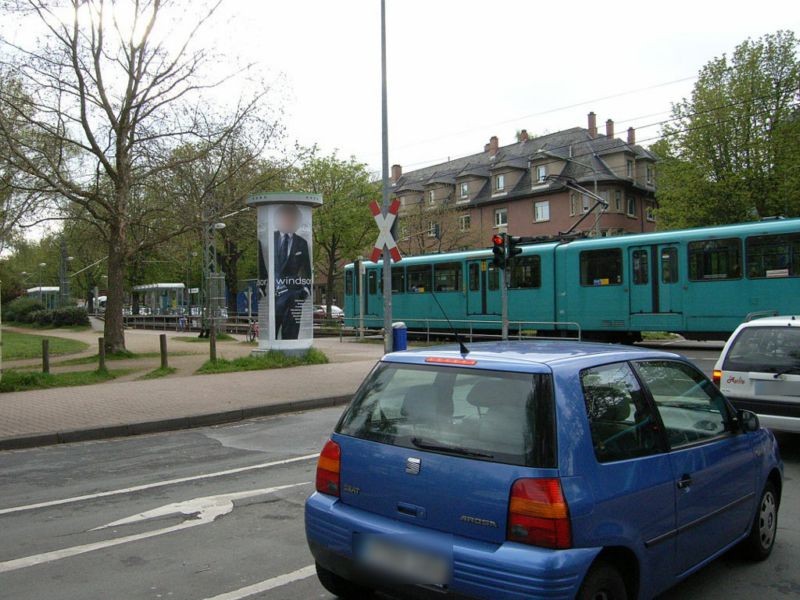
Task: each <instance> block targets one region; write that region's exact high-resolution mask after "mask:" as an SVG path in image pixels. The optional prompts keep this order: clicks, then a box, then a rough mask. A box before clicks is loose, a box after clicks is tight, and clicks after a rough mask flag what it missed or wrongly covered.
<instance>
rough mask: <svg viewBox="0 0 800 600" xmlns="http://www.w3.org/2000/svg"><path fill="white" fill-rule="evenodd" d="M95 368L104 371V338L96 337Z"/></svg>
mask: <svg viewBox="0 0 800 600" xmlns="http://www.w3.org/2000/svg"><path fill="white" fill-rule="evenodd" d="M97 344H98V347H97V358H98V364H97V370H98V371H105V370H106V340H105V338H97Z"/></svg>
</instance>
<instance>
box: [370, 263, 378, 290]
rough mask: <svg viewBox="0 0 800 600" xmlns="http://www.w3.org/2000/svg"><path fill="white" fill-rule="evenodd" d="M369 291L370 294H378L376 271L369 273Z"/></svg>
mask: <svg viewBox="0 0 800 600" xmlns="http://www.w3.org/2000/svg"><path fill="white" fill-rule="evenodd" d="M367 291H368V293H369V294H377V293H378V271H376V270H375V269H372V270H371V271H369V273H367Z"/></svg>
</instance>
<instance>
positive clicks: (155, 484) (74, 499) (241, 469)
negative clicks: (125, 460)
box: [0, 454, 319, 516]
mask: <svg viewBox="0 0 800 600" xmlns="http://www.w3.org/2000/svg"><path fill="white" fill-rule="evenodd" d="M317 456H319V455H318V454H305V455H303V456H295V457H293V458H285V459H283V460H275V461H272V462H266V463H259V464H257V465H249V466H247V467H238V468H236V469H227V470H225V471H216V472H213V473H206V474H204V475H192V476H189V477H179V478H177V479H165V480H163V481H154V482H152V483H144V484H142V485H135V486H133V487H128V488H121V489H118V490H109V491H107V492H97V493H95V494H85V495H83V496H73V497H71V498H61V499H59V500H48V501H47V502H37V503H36V504H26V505H24V506H11V507H9V508H0V516H3V515H8V514H11V513H16V512H22V511H25V510H35V509H37V508H48V507H50V506H61V505H63V504H73V503H75V502H83V501H85V500H94V499H95V498H107V497H108V496H119V495H121V494H130V493H132V492H141V491H142V490H149V489H152V488H157V487H164V486H167V485H176V484H179V483H186V482H187V481H197V480H199V479H211V478H213V477H223V476H225V475H235V474H236V473H245V472H247V471H255V470H257V469H268V468H270V467H277V466H280V465H288V464H290V463H295V462H302V461H304V460H311V459H312V458H317Z"/></svg>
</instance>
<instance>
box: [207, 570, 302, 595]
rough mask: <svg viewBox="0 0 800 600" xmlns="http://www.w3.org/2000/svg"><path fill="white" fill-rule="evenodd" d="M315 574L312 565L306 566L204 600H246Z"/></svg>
mask: <svg viewBox="0 0 800 600" xmlns="http://www.w3.org/2000/svg"><path fill="white" fill-rule="evenodd" d="M315 573H316V569H315V567H314V565H308V566H307V567H303V568H302V569H297V571H292V572H291V573H284V574H283V575H278V576H277V577H273V578H272V579H266V580H264V581H261V582H259V583H254V584H253V585H248V586H247V587H243V588H241V589H238V590H234V591H232V592H227V593H225V594H220V595H219V596H213V597H212V598H206V599H205V600H240V598H247V597H249V596H254V595H255V594H260V593H261V592H267V591H269V590H273V589H275V588H277V587H281V586H282V585H287V584H289V583H293V582H295V581H300V580H301V579H307V578H309V577H311V576H312V575H314V574H315Z"/></svg>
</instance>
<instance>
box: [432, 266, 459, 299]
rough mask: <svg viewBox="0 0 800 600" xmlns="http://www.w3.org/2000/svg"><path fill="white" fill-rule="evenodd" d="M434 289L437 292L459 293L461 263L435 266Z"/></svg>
mask: <svg viewBox="0 0 800 600" xmlns="http://www.w3.org/2000/svg"><path fill="white" fill-rule="evenodd" d="M433 284H434V285H433V289H434V290H436V291H437V292H457V291H458V290H460V289H461V263H444V264H439V265H434V266H433Z"/></svg>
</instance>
